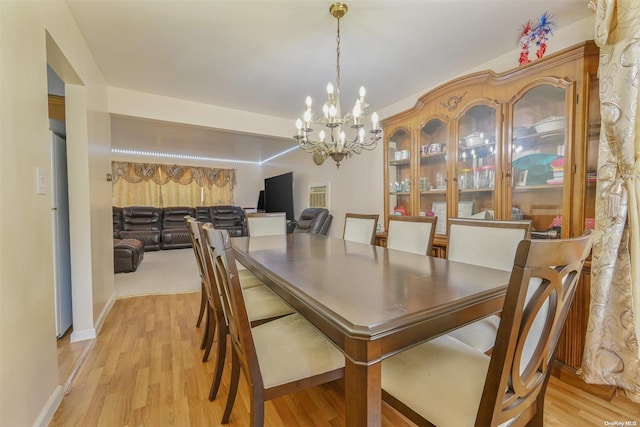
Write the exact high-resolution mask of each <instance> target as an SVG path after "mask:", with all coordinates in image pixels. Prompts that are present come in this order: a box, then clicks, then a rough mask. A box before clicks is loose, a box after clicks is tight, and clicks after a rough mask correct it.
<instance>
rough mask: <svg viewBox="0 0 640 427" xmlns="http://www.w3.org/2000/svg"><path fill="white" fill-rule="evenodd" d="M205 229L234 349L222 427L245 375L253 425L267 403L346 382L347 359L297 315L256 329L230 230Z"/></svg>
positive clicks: (260, 418)
mask: <svg viewBox="0 0 640 427" xmlns="http://www.w3.org/2000/svg"><path fill="white" fill-rule="evenodd" d="M205 230H206V234H207V240H208V242H209V245H210V249H211V251H212V252H211V253H212V256H211V260H212V263H213V266H214V269H215V273H216V275H217V277H218V279H219V283H220V284H221V291H222V303H223V304H224V307H225V313H227V319H228V324H229V337H230V341H231V344H232V360H231V366H232V368H231V382H230V386H229V395H228V397H227V404H226V407H225V411H224V415H223V417H222V423H223V424H226V423H227V422H228V421H229V418H230V416H231V411H232V409H233V405H234V402H235V398H236V394H237V391H238V383H239V380H240V371H242V373H243V374H244V376H245V378H246V379H247V382H248V383H249V387H250V388H251V390H250V396H251V399H250V403H249V406H250V411H251V425H252V426H263V425H264V402H265V401H267V400H270V399H273V398H275V397H278V396H282V395H285V394H290V393H295V392H297V391H300V390H302V389H305V388H308V387H313V386H316V385H319V384H324V383H327V382H330V381H334V380H336V379H339V378H342V377H344V355H343V354H342V352H341V351H340V350H338V349H337V347H336V346H335V345H334V344H333V343H332V342H331V341H330V340H329V339H328V338H326V337H325V336H324V335H323V334H322V333H320V332H319V331H318V330H317V329H315V327H314V326H313V325H311V324H310V323H309V322H308V321H307V320H305V319H304V318H303V317H302V316H301V315H300V314H297V313H296V314H292V315H290V316H286V317H282V318H280V319H276V320H273V321H271V322H268V323H264V324H262V325H259V326H256V327H253V328H252V327H251V325H250V323H249V317H248V314H247V307H246V298H245V294H244V292H243V291H242V288H241V286H240V282H239V280H238V275H237V269H236V264H235V258H234V255H233V249H232V248H231V241H230V238H229V235H228V233H227V232H226V231H225V230H214V229H213V228H206V229H205Z"/></svg>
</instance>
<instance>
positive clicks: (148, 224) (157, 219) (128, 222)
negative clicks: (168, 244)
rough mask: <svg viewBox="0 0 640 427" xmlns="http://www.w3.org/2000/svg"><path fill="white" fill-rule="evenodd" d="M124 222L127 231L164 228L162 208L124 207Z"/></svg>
mask: <svg viewBox="0 0 640 427" xmlns="http://www.w3.org/2000/svg"><path fill="white" fill-rule="evenodd" d="M122 222H123V225H124V230H125V231H132V230H157V231H160V230H161V229H162V210H161V209H160V208H154V207H151V206H131V207H127V208H122Z"/></svg>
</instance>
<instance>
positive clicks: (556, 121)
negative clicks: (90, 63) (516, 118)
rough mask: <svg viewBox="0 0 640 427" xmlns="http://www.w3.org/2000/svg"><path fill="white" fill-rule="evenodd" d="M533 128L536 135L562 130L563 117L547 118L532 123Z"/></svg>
mask: <svg viewBox="0 0 640 427" xmlns="http://www.w3.org/2000/svg"><path fill="white" fill-rule="evenodd" d="M533 128H534V129H535V130H536V132H537V133H543V132H552V131H554V130H560V129H564V117H561V116H549V117H547V118H546V119H543V120H540V121H539V122H537V123H534V125H533Z"/></svg>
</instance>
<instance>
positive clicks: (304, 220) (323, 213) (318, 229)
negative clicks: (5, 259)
mask: <svg viewBox="0 0 640 427" xmlns="http://www.w3.org/2000/svg"><path fill="white" fill-rule="evenodd" d="M332 219H333V216H332V215H331V214H330V213H329V210H328V209H323V208H307V209H305V210H303V211H302V213H301V214H300V219H299V220H298V223H297V224H296V228H295V229H294V230H293V232H294V233H313V234H327V231H329V226H330V225H331V220H332Z"/></svg>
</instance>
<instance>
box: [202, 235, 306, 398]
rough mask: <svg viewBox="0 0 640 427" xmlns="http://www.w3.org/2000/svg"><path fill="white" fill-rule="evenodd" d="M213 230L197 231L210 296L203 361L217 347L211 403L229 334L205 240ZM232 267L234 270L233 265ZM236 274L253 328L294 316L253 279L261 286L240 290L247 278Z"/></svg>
mask: <svg viewBox="0 0 640 427" xmlns="http://www.w3.org/2000/svg"><path fill="white" fill-rule="evenodd" d="M213 230H215V228H214V227H213V225H212V224H211V223H206V224H203V225H201V227H200V233H201V236H202V237H201V240H200V241H201V244H202V245H203V249H204V256H203V259H204V260H205V266H206V269H205V271H206V272H207V274H206V278H207V284H208V286H207V288H208V296H209V299H208V301H209V304H208V317H207V318H208V319H211V322H207V328H206V329H205V330H206V331H207V345H206V349H205V355H204V356H203V361H206V360H207V359H208V354H209V352H210V351H211V348H212V346H213V343H214V342H217V343H218V345H217V346H216V354H215V356H216V362H215V366H214V372H213V380H212V382H211V389H210V391H209V400H211V401H213V400H215V398H216V395H217V394H218V389H219V388H220V383H221V380H222V373H223V370H224V361H225V358H226V354H227V335H228V334H229V321H228V316H227V313H226V312H225V307H224V305H223V303H222V296H221V295H222V294H221V292H222V287H221V284H220V278H219V274H218V273H217V271H216V270H215V268H214V262H213V251H214V250H215V247H213V246H212V245H213V244H212V241H211V240H210V239H209V238H208V236H209V232H210V231H213ZM218 231H219V230H218ZM225 233H227V235H228V232H227V231H225ZM234 267H236V265H235V263H234ZM235 271H236V277H237V279H238V282H239V283H240V287H241V289H242V292H243V294H244V298H245V304H246V310H247V312H248V319H249V322H250V324H251V326H252V327H253V326H257V325H261V324H263V323H267V322H270V321H272V320H274V319H278V318H282V317H285V316H288V315H291V314H292V313H295V310H293V308H291V306H289V305H288V304H287V303H285V302H284V300H282V298H280V297H279V296H278V295H276V293H275V292H273V291H272V290H271V289H269V288H268V287H267V286H266V285H265V284H264V283H262V282H261V281H260V279H258V278H257V277H256V276H253V277H254V278H255V279H256V280H258V281H260V282H261V284H260V286H255V285H254V284H252V286H243V285H242V280H246V278H247V276H242V275H240V274H239V273H238V269H237V267H236V268H235ZM245 272H246V273H248V274H251V273H250V272H248V270H245Z"/></svg>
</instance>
